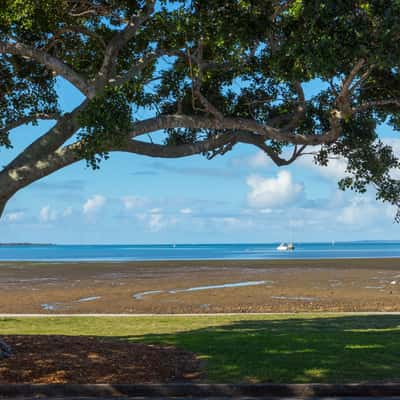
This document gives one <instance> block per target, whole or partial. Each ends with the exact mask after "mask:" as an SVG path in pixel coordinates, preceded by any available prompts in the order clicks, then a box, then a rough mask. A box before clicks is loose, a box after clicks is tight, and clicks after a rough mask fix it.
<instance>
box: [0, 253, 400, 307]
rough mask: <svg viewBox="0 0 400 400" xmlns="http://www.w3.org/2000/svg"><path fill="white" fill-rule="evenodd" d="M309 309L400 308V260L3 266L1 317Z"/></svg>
mask: <svg viewBox="0 0 400 400" xmlns="http://www.w3.org/2000/svg"><path fill="white" fill-rule="evenodd" d="M304 311H334V312H336V311H347V312H355V311H400V260H399V259H340V260H332V259H330V260H295V261H293V260H284V261H283V260H279V261H274V260H255V261H254V260H237V261H232V260H227V261H165V262H152V261H151V262H150V261H149V262H123V263H106V262H93V263H84V262H71V263H30V262H2V263H0V313H45V314H49V313H218V312H304Z"/></svg>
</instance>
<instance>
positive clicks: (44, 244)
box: [0, 243, 55, 247]
mask: <svg viewBox="0 0 400 400" xmlns="http://www.w3.org/2000/svg"><path fill="white" fill-rule="evenodd" d="M1 246H4V247H6V246H55V244H53V243H0V247H1Z"/></svg>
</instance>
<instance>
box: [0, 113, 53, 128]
mask: <svg viewBox="0 0 400 400" xmlns="http://www.w3.org/2000/svg"><path fill="white" fill-rule="evenodd" d="M59 118H60V114H58V113H55V114H54V113H51V114H46V113H37V114H32V115H27V116H26V117H21V118H20V119H18V120H16V121H12V122H10V123H9V124H8V125H6V126H4V127H3V128H0V133H5V132H8V131H11V130H12V129H15V128H18V127H19V126H21V125H26V124H29V123H30V122H33V121H36V120H52V119H53V120H58V119H59Z"/></svg>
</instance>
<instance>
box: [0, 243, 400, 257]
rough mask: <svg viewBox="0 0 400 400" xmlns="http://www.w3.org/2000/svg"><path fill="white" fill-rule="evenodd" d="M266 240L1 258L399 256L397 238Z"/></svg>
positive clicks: (34, 249)
mask: <svg viewBox="0 0 400 400" xmlns="http://www.w3.org/2000/svg"><path fill="white" fill-rule="evenodd" d="M278 244H279V243H269V244H176V245H171V244H165V245H52V246H34V245H33V246H32V245H29V246H0V261H12V260H13V261H23V260H24V261H71V260H72V261H74V260H76V261H96V260H106V261H128V260H207V259H208V260H209V259H307V258H313V259H318V258H393V257H400V241H399V242H384V241H368V242H339V243H295V245H296V249H295V250H294V251H278V250H276V247H277V246H278Z"/></svg>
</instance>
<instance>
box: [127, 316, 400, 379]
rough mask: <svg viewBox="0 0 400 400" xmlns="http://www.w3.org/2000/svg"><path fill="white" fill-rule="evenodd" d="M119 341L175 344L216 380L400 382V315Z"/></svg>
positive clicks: (248, 324) (247, 323) (237, 326)
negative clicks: (199, 361) (200, 362)
mask: <svg viewBox="0 0 400 400" xmlns="http://www.w3.org/2000/svg"><path fill="white" fill-rule="evenodd" d="M119 339H121V340H129V341H135V342H137V341H141V342H146V343H162V344H169V345H174V346H177V347H180V348H183V349H187V350H190V351H193V352H195V353H196V354H197V355H198V356H199V357H200V358H201V359H203V360H205V363H206V370H207V375H208V380H210V381H214V382H274V383H289V382H298V383H304V382H330V383H335V382H342V383H345V382H379V381H400V317H399V316H395V315H393V316H391V315H373V316H372V315H370V316H367V315H366V316H346V317H329V318H292V319H275V320H246V318H245V317H244V318H243V320H240V321H236V322H233V323H230V324H226V325H221V326H213V327H207V328H203V329H197V330H192V331H186V332H179V333H176V334H161V335H157V334H151V335H143V336H124V337H120V338H119Z"/></svg>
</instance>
